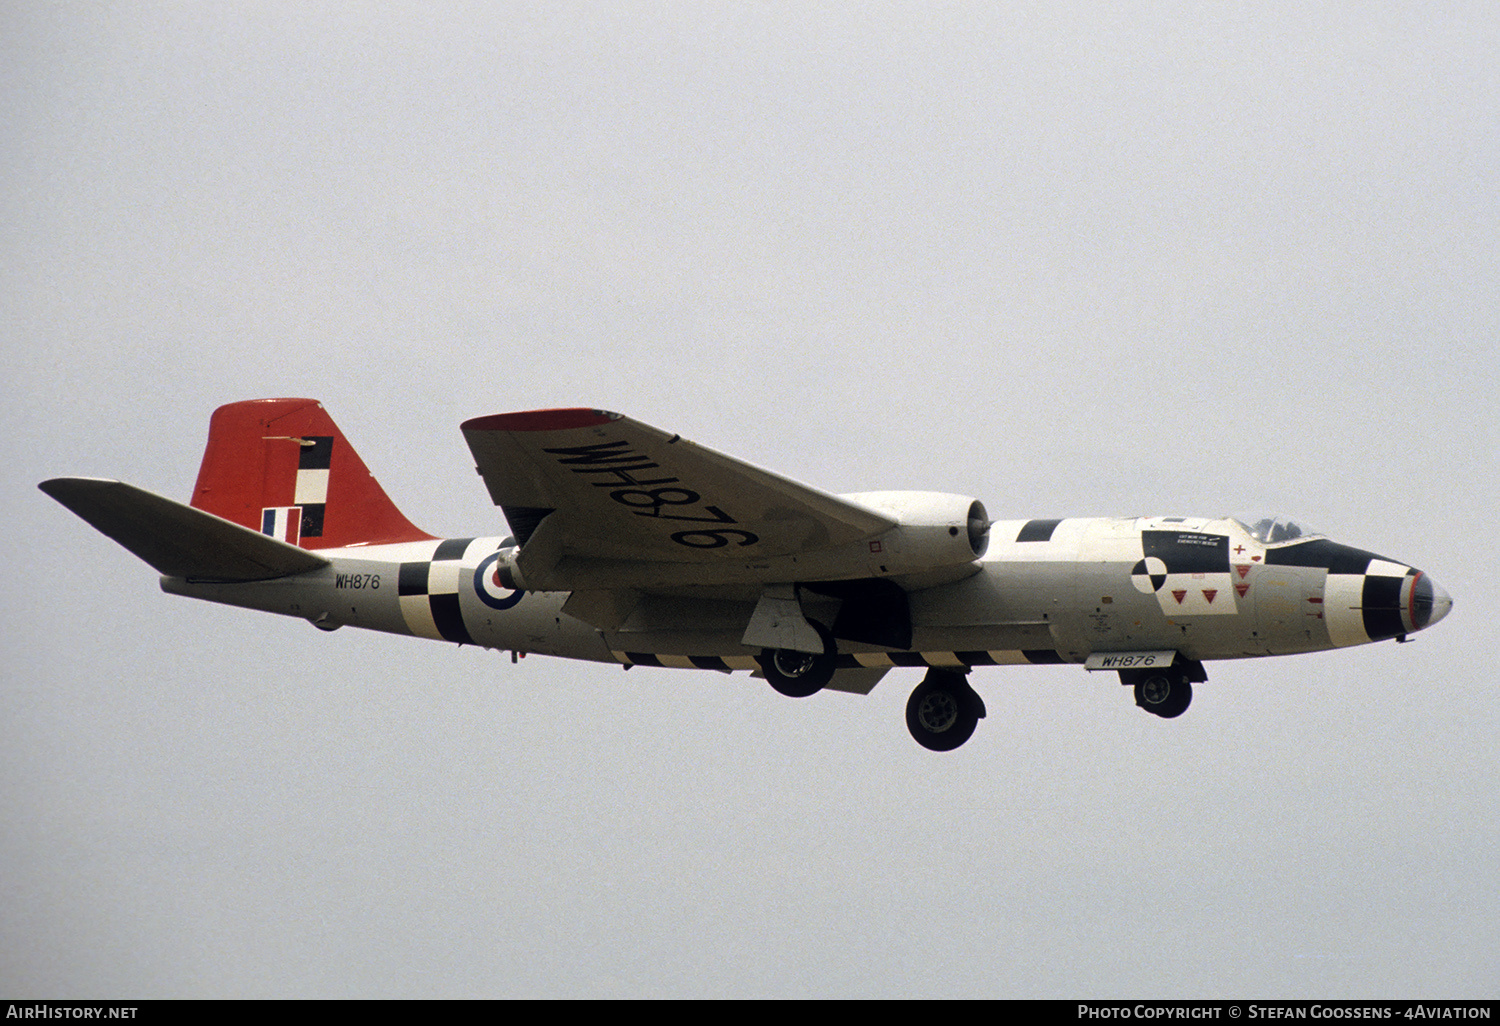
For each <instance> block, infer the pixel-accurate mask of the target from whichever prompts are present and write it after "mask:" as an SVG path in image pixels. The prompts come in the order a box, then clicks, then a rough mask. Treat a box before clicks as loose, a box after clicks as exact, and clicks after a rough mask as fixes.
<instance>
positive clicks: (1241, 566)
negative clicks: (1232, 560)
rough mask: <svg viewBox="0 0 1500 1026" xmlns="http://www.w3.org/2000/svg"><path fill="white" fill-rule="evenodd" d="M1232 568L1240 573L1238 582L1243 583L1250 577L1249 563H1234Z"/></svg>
mask: <svg viewBox="0 0 1500 1026" xmlns="http://www.w3.org/2000/svg"><path fill="white" fill-rule="evenodd" d="M1234 568H1235V569H1236V570H1238V571H1239V572H1240V580H1242V581H1243V580H1244V579H1245V578H1246V577H1249V576H1250V564H1249V563H1236V564H1235V565H1234Z"/></svg>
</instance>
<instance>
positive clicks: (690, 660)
mask: <svg viewBox="0 0 1500 1026" xmlns="http://www.w3.org/2000/svg"><path fill="white" fill-rule="evenodd" d="M610 654H611V655H613V656H614V657H615V659H616V660H617V661H619V662H621V663H623V664H625V665H626V666H665V667H672V668H675V669H680V670H719V671H721V672H724V673H728V672H730V671H732V670H758V669H760V663H759V662H757V661H756V659H755V657H754V656H748V655H744V656H686V655H659V654H656V653H652V652H622V651H614V652H611V653H610ZM1062 662H1066V660H1064V659H1063V657H1062V656H1061V655H1060V654H1059V653H1057V652H1055V651H1053V650H1051V649H1025V650H993V651H988V652H974V651H970V652H852V653H844V654H842V655H840V656H839V657H838V668H839V669H840V670H857V669H866V670H888V669H890V668H892V667H896V666H940V667H945V668H948V669H968V668H970V667H974V666H1025V665H1036V664H1044V663H1062Z"/></svg>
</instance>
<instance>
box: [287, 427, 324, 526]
mask: <svg viewBox="0 0 1500 1026" xmlns="http://www.w3.org/2000/svg"><path fill="white" fill-rule="evenodd" d="M301 446H302V448H301V449H300V450H299V451H298V453H297V486H296V491H295V493H294V494H293V496H292V505H294V506H301V507H302V537H304V538H321V537H323V514H324V512H325V511H326V510H327V508H328V471H329V468H330V467H331V466H332V465H333V436H332V435H308V436H306V437H304V438H302V439H301Z"/></svg>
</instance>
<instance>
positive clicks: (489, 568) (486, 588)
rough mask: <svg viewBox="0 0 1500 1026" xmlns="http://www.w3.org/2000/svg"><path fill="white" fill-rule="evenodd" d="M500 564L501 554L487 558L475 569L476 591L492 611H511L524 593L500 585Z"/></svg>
mask: <svg viewBox="0 0 1500 1026" xmlns="http://www.w3.org/2000/svg"><path fill="white" fill-rule="evenodd" d="M498 562H500V553H498V552H497V553H495V554H494V555H491V556H486V557H485V558H484V560H483V561H481V562H480V564H479V566H477V567H476V568H475V569H474V591H475V593H476V594H478V595H479V601H481V602H483V603H484V604H485V605H487V606H489V607H490V608H491V609H509V608H511V607H512V606H514V605H515V604H516V603H517V602H520V601H521V596H522V595H524V594H526V593H525V592H524V591H520V590H519V589H517V590H514V591H513V590H511V589H510V588H507V587H506V586H505V585H503V584H501V583H500V572H499V568H498V567H496V565H495V564H496V563H498Z"/></svg>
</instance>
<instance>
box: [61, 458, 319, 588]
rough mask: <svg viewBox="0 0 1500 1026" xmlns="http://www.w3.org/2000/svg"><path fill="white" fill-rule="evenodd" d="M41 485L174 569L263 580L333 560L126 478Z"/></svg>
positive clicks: (179, 573)
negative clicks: (139, 486) (133, 483)
mask: <svg viewBox="0 0 1500 1026" xmlns="http://www.w3.org/2000/svg"><path fill="white" fill-rule="evenodd" d="M37 487H38V488H40V489H41V490H42V491H44V492H46V493H47V494H48V495H50V496H52V497H53V498H54V499H56V500H57V501H58V502H60V503H62V504H63V505H64V506H66V507H68V509H70V510H72V511H73V512H74V513H76V514H78V515H79V516H80V517H82V518H83V519H84V520H86V521H88V522H89V523H90V524H91V525H93V526H94V527H95V528H97V529H98V530H99V531H101V532H103V533H104V534H106V535H108V536H109V537H111V538H113V539H114V540H115V541H117V542H119V543H120V544H121V545H123V546H125V548H127V549H129V550H130V551H131V552H133V553H134V554H135V555H137V556H139V557H140V558H141V559H143V560H145V561H146V562H147V563H149V564H151V566H153V567H155V568H156V570H157V571H159V572H160V573H163V574H166V575H167V576H168V577H191V578H195V579H199V580H215V581H263V580H269V579H270V578H273V577H286V576H287V575H289V574H300V573H306V572H307V571H309V570H316V569H318V568H319V567H324V566H327V565H328V560H326V559H324V558H323V557H322V556H319V555H316V554H314V553H311V552H308V551H307V550H306V549H300V548H298V547H297V546H295V545H288V544H287V543H286V542H283V541H278V540H277V539H275V538H272V537H270V536H269V535H264V534H260V533H258V532H256V531H252V530H250V529H249V528H247V527H241V526H240V525H239V524H234V523H231V522H229V521H228V520H225V519H223V518H222V517H216V516H214V515H213V514H212V513H205V512H203V511H202V510H198V509H194V508H193V507H191V506H186V505H183V504H182V503H180V502H173V501H172V500H171V499H167V498H163V497H162V496H160V495H156V494H154V493H152V492H148V491H146V490H144V489H142V488H136V487H134V486H133V485H128V484H125V483H124V482H123V481H105V480H100V479H98V478H86V477H59V478H54V479H53V480H51V481H43V482H42V483H41V484H40V485H38V486H37Z"/></svg>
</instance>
